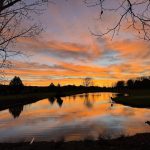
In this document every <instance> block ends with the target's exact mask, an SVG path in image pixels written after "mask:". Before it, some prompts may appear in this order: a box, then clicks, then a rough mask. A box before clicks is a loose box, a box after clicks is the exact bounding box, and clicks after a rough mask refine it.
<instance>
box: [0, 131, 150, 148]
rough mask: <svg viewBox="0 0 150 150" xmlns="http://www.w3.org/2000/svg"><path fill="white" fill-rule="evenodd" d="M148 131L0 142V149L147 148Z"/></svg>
mask: <svg viewBox="0 0 150 150" xmlns="http://www.w3.org/2000/svg"><path fill="white" fill-rule="evenodd" d="M149 141H150V133H140V134H136V135H133V136H129V137H120V138H117V139H110V140H105V139H99V140H96V141H93V140H88V139H86V140H83V141H70V142H64V141H58V142H53V141H52V142H34V141H33V143H32V144H30V143H29V142H20V143H0V150H47V149H50V150H101V149H102V150H126V149H128V150H147V149H149V147H150V142H149Z"/></svg>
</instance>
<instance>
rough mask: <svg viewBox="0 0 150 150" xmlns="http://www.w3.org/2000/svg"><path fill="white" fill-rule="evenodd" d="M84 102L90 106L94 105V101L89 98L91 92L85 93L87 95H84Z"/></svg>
mask: <svg viewBox="0 0 150 150" xmlns="http://www.w3.org/2000/svg"><path fill="white" fill-rule="evenodd" d="M84 104H85V106H86V107H88V108H92V107H93V103H92V102H91V101H90V99H89V93H85V95H84Z"/></svg>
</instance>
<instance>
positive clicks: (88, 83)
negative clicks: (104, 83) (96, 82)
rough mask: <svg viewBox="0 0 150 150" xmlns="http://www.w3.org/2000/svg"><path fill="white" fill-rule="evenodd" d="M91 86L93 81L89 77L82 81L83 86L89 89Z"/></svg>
mask: <svg viewBox="0 0 150 150" xmlns="http://www.w3.org/2000/svg"><path fill="white" fill-rule="evenodd" d="M92 85H93V80H92V78H90V77H86V78H84V79H83V86H86V87H89V86H92Z"/></svg>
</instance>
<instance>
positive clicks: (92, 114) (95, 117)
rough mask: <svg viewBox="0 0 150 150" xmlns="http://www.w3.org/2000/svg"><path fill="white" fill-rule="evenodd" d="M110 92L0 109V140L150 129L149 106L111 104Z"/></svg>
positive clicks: (87, 136) (82, 136)
mask: <svg viewBox="0 0 150 150" xmlns="http://www.w3.org/2000/svg"><path fill="white" fill-rule="evenodd" d="M113 96H114V94H112V93H89V94H80V95H75V96H70V97H63V98H59V99H53V98H49V99H48V98H47V99H43V100H40V101H38V102H35V103H32V104H30V105H25V106H16V107H14V108H10V109H7V110H4V111H1V112H0V142H20V141H31V140H32V139H33V138H34V139H35V141H51V140H54V141H58V140H62V139H63V140H65V141H71V140H83V139H94V140H96V139H97V138H99V137H103V138H117V137H119V136H122V135H125V136H128V135H134V134H136V133H145V132H150V126H148V125H147V124H145V121H147V120H150V110H149V109H144V108H132V107H128V106H123V105H120V104H112V103H111V97H113Z"/></svg>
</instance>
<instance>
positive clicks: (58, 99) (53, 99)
mask: <svg viewBox="0 0 150 150" xmlns="http://www.w3.org/2000/svg"><path fill="white" fill-rule="evenodd" d="M48 100H49V101H50V103H51V104H52V105H53V104H54V102H55V100H57V104H58V105H59V107H61V106H62V104H63V100H62V98H60V97H59V96H58V97H49V98H48Z"/></svg>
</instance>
